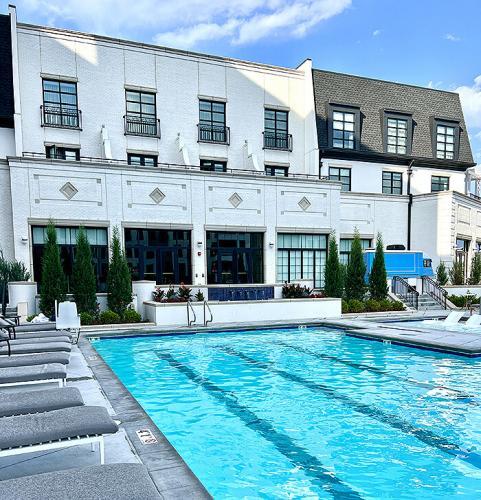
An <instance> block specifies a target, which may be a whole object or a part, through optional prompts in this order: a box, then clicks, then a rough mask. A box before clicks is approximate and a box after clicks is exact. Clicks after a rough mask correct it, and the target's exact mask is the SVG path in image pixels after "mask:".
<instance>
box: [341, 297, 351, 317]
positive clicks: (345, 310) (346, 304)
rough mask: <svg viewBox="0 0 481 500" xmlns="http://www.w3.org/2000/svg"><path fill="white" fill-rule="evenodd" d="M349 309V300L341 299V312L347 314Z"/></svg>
mask: <svg viewBox="0 0 481 500" xmlns="http://www.w3.org/2000/svg"><path fill="white" fill-rule="evenodd" d="M348 312H350V311H349V302H348V301H347V300H344V299H343V300H342V314H347V313H348Z"/></svg>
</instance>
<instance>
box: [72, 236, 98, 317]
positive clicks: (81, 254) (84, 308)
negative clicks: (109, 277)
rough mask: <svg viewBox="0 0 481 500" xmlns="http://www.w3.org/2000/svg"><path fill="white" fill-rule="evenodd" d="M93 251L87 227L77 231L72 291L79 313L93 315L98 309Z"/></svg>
mask: <svg viewBox="0 0 481 500" xmlns="http://www.w3.org/2000/svg"><path fill="white" fill-rule="evenodd" d="M96 281H97V280H96V279H95V271H94V266H93V264H92V251H91V249H90V244H89V240H88V239H87V234H86V232H85V229H84V228H83V227H81V228H80V229H79V231H78V232H77V244H76V246H75V261H74V264H73V269H72V292H73V298H74V301H75V303H76V304H77V310H78V312H79V313H82V312H86V313H88V314H89V315H91V316H93V315H94V314H95V311H96V310H97V295H96V291H97V283H96ZM86 324H87V323H86Z"/></svg>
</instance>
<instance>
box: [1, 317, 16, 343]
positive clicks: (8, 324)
mask: <svg viewBox="0 0 481 500" xmlns="http://www.w3.org/2000/svg"><path fill="white" fill-rule="evenodd" d="M15 327H16V325H15V323H13V321H10V320H9V319H6V318H0V328H2V329H4V330H6V331H7V332H8V334H9V336H10V338H12V336H13V337H15Z"/></svg>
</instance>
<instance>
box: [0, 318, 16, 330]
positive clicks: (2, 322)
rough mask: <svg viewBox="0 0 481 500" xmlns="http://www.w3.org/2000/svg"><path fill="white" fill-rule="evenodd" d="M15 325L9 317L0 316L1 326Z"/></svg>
mask: <svg viewBox="0 0 481 500" xmlns="http://www.w3.org/2000/svg"><path fill="white" fill-rule="evenodd" d="M12 326H15V323H14V322H13V321H12V320H10V319H5V318H0V327H2V328H10V327H12Z"/></svg>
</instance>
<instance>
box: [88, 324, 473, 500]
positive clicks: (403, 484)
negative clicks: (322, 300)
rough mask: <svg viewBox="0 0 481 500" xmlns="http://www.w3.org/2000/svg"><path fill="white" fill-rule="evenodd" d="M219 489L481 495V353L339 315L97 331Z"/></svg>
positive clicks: (117, 367)
mask: <svg viewBox="0 0 481 500" xmlns="http://www.w3.org/2000/svg"><path fill="white" fill-rule="evenodd" d="M92 344H93V345H94V346H95V349H96V350H97V351H98V353H99V354H100V355H101V356H102V357H103V358H104V360H105V361H106V362H107V363H108V364H109V366H110V367H111V368H112V369H113V371H114V372H115V374H116V375H117V376H118V377H119V378H120V380H121V381H122V382H123V383H124V385H125V386H126V387H127V388H128V389H129V391H130V392H131V393H132V395H133V396H134V397H135V398H136V399H137V401H138V402H139V403H140V404H141V405H142V407H143V408H144V410H145V411H146V412H147V413H148V414H149V415H150V417H151V418H152V420H153V421H154V422H155V424H156V425H157V426H158V427H159V429H160V430H161V431H162V432H163V433H164V434H165V435H166V437H167V438H168V439H169V440H170V442H171V443H172V444H173V446H174V447H175V448H176V449H177V451H178V452H179V453H180V455H181V456H182V457H183V458H184V460H185V461H186V462H187V463H188V465H189V466H190V468H191V469H192V470H193V472H194V473H195V474H196V475H197V476H198V477H199V479H200V480H201V481H202V482H203V483H204V485H205V486H206V488H207V489H208V490H209V492H210V493H211V494H212V495H213V496H214V498H319V497H320V498H335V499H360V498H365V499H379V498H389V499H413V498H422V499H423V500H425V499H439V498H453V497H458V496H459V497H462V498H466V499H475V498H480V496H481V396H480V395H479V389H480V387H481V370H480V367H481V363H480V361H476V360H471V359H466V358H460V357H455V356H451V355H443V354H440V353H434V352H428V351H421V350H416V349H410V348H407V347H400V346H392V345H386V344H383V343H380V342H371V341H367V340H362V339H356V338H352V337H349V336H346V335H344V334H343V333H342V331H339V330H329V329H325V328H308V329H305V328H304V329H298V328H290V329H272V330H256V331H250V332H222V333H202V334H197V335H182V336H151V337H140V336H139V337H125V338H105V339H101V340H92Z"/></svg>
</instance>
